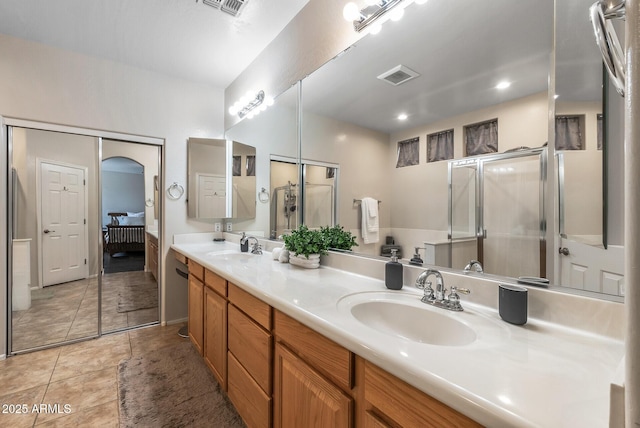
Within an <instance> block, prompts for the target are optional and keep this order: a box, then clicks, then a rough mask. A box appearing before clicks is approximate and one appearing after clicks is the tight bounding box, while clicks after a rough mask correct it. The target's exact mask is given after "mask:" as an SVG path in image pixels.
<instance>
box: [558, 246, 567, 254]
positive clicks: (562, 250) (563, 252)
mask: <svg viewBox="0 0 640 428" xmlns="http://www.w3.org/2000/svg"><path fill="white" fill-rule="evenodd" d="M558 252H559V253H560V254H562V255H563V256H568V255H569V249H568V248H567V247H561V248H559V249H558Z"/></svg>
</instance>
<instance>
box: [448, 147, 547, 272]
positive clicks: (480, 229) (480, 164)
mask: <svg viewBox="0 0 640 428" xmlns="http://www.w3.org/2000/svg"><path fill="white" fill-rule="evenodd" d="M547 153H548V150H547V148H546V147H537V148H533V149H522V150H515V151H512V152H505V153H496V154H488V155H479V156H476V157H470V158H465V159H456V160H451V161H449V165H448V170H449V177H448V178H449V182H448V185H449V192H448V193H449V242H450V244H453V242H455V241H456V240H457V239H454V238H453V224H452V219H453V199H452V198H453V195H452V169H453V168H455V167H460V166H464V165H471V164H475V165H476V180H475V181H476V183H475V184H476V189H475V192H476V209H475V213H476V231H475V237H476V239H477V257H478V260H479V261H480V262H481V263H483V264H484V239H485V238H486V229H485V227H484V226H485V224H484V200H485V198H484V190H485V186H484V168H485V164H487V163H491V162H496V161H502V160H508V159H516V158H523V157H529V156H538V157H539V162H540V169H539V172H540V180H539V193H538V195H539V203H538V212H539V213H538V218H539V241H540V268H539V276H540V277H541V278H545V277H546V273H547V259H546V254H547V243H546V233H547V216H546V194H547ZM459 239H464V238H459ZM452 247H453V245H450V246H449V250H450V252H452ZM451 257H452V254H450V259H451ZM451 260H452V259H451Z"/></svg>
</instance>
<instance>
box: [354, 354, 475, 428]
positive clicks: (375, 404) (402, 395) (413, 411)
mask: <svg viewBox="0 0 640 428" xmlns="http://www.w3.org/2000/svg"><path fill="white" fill-rule="evenodd" d="M358 364H362V365H363V366H364V388H363V392H364V394H363V395H364V397H362V396H361V397H359V398H361V399H363V400H364V406H362V409H363V410H364V411H365V415H364V416H363V418H364V421H365V426H366V427H385V426H389V427H396V426H403V427H409V426H420V427H438V428H440V427H443V428H444V427H481V426H482V425H480V424H478V423H477V422H475V421H473V420H471V419H469V418H468V417H466V416H464V415H463V414H461V413H459V412H457V411H456V410H454V409H452V408H450V407H448V406H447V405H445V404H443V403H441V402H440V401H438V400H436V399H435V398H433V397H431V396H429V395H427V394H425V393H424V392H422V391H420V390H418V389H416V388H414V387H413V386H411V385H409V384H407V383H405V382H403V381H402V380H400V379H398V378H396V377H395V376H393V375H392V374H390V373H388V372H386V371H384V370H382V369H381V368H380V367H377V366H376V365H374V364H372V363H371V362H369V361H365V360H364V359H361V358H359V359H358Z"/></svg>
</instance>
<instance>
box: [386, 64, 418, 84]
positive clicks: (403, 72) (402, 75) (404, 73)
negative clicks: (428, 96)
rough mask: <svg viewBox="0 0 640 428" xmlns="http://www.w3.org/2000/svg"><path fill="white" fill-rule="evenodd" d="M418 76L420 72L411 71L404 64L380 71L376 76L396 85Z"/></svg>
mask: <svg viewBox="0 0 640 428" xmlns="http://www.w3.org/2000/svg"><path fill="white" fill-rule="evenodd" d="M418 76H420V73H417V72H415V71H413V70H412V69H410V68H409V67H405V66H404V65H397V66H395V67H393V68H392V69H391V70H389V71H386V72H384V73H382V74H381V75H380V76H378V79H380V80H384V81H385V82H387V83H389V84H390V85H393V86H398V85H402V84H403V83H405V82H408V81H409V80H411V79H413V78H416V77H418Z"/></svg>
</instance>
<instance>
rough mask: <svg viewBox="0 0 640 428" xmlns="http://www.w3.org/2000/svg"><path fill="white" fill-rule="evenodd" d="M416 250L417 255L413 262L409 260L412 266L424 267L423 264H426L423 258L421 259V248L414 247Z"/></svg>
mask: <svg viewBox="0 0 640 428" xmlns="http://www.w3.org/2000/svg"><path fill="white" fill-rule="evenodd" d="M414 248H415V249H416V253H415V254H414V255H413V257H411V260H409V264H410V265H416V266H422V263H424V262H423V261H422V257H420V252H419V251H418V250H420V247H414Z"/></svg>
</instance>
